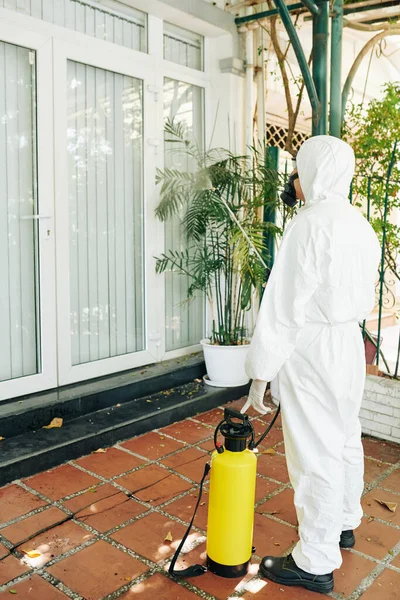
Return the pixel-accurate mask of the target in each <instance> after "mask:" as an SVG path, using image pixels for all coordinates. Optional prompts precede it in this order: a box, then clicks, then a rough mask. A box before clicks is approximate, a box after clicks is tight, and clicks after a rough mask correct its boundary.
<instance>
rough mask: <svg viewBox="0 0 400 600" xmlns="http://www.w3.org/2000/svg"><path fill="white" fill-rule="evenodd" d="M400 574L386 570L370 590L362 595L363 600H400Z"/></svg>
mask: <svg viewBox="0 0 400 600" xmlns="http://www.w3.org/2000/svg"><path fill="white" fill-rule="evenodd" d="M399 589H400V573H396V571H390V570H389V569H385V571H383V573H381V575H379V577H377V578H376V579H375V581H374V583H373V584H372V585H371V587H370V588H368V590H367V591H366V592H364V594H363V595H362V600H378V599H379V600H399Z"/></svg>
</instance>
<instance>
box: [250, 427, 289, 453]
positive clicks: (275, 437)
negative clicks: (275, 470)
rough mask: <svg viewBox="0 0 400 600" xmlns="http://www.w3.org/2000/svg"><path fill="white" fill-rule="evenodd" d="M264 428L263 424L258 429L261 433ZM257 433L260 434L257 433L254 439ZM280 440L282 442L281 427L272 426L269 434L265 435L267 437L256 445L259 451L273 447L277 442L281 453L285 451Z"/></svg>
mask: <svg viewBox="0 0 400 600" xmlns="http://www.w3.org/2000/svg"><path fill="white" fill-rule="evenodd" d="M265 428H266V426H265V424H264V425H263V427H262V429H261V431H260V433H261V434H262V433H264V431H265ZM259 435H260V434H258V435H257V436H256V441H257V439H258V438H259ZM282 442H283V431H282V429H278V428H277V427H275V426H274V427H273V428H272V429H271V431H270V432H269V434H268V435H267V437H266V438H265V440H263V441H262V442H261V444H260V445H259V446H258V449H259V451H260V452H262V451H263V450H266V449H267V448H274V447H275V446H276V445H277V444H279V452H282V453H283V452H284V451H285V447H284V445H283V444H282Z"/></svg>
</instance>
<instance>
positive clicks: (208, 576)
mask: <svg viewBox="0 0 400 600" xmlns="http://www.w3.org/2000/svg"><path fill="white" fill-rule="evenodd" d="M206 558H207V556H206V545H205V544H201V545H200V546H197V548H195V549H194V550H192V551H191V552H189V553H188V554H186V555H182V556H181V557H180V559H179V560H178V562H177V564H176V567H175V568H176V569H184V568H186V567H188V566H189V565H192V564H205V563H206ZM168 567H169V564H168V565H166V567H165V569H166V570H167V569H168ZM251 577H253V573H251V572H250V574H248V575H246V576H245V577H237V578H234V579H227V578H223V577H218V576H217V575H214V574H213V573H211V571H208V572H207V573H205V574H204V575H202V576H201V577H189V578H188V582H189V583H193V584H194V585H196V586H197V587H199V588H200V589H201V590H204V591H205V592H207V593H209V594H212V595H213V596H215V597H216V598H218V600H225V598H227V597H228V596H230V595H231V594H233V592H234V591H235V590H238V589H239V587H240V586H241V585H244V584H245V582H246V581H248V580H249V579H251Z"/></svg>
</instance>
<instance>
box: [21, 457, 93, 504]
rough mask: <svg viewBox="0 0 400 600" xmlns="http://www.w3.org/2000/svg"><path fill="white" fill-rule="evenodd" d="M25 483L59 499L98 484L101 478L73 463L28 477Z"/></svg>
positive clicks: (53, 498) (54, 498)
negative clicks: (81, 469) (74, 465)
mask: <svg viewBox="0 0 400 600" xmlns="http://www.w3.org/2000/svg"><path fill="white" fill-rule="evenodd" d="M25 483H26V484H27V485H29V487H31V488H33V489H34V490H37V491H38V492H41V493H42V494H44V495H45V496H47V497H48V498H51V499H52V500H59V499H60V498H64V497H65V496H69V495H70V494H75V493H76V492H80V491H81V490H84V489H85V488H88V487H90V486H93V485H96V483H99V480H98V479H96V478H95V477H92V476H91V475H88V474H87V473H84V472H83V471H80V470H79V469H76V468H75V467H73V466H72V465H62V466H61V467H57V468H56V469H52V470H51V471H45V472H44V473H40V474H39V475H35V476H34V477H31V478H30V479H26V480H25Z"/></svg>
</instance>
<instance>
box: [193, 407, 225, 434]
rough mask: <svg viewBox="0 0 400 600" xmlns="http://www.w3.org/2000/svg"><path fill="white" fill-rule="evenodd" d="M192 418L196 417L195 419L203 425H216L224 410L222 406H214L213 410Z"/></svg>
mask: <svg viewBox="0 0 400 600" xmlns="http://www.w3.org/2000/svg"><path fill="white" fill-rule="evenodd" d="M193 418H194V419H196V421H200V422H201V423H204V424H205V425H212V426H213V427H216V426H217V425H218V423H219V422H220V421H222V419H223V418H224V411H223V410H222V408H214V410H209V411H208V412H205V413H202V414H200V415H196V416H195V417H193ZM211 433H212V431H211Z"/></svg>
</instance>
